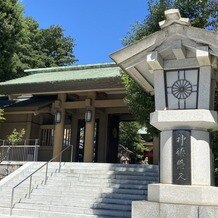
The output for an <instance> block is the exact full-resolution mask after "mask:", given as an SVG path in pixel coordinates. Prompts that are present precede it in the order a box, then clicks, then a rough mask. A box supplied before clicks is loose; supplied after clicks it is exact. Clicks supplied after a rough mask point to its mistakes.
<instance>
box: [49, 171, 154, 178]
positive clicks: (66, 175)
mask: <svg viewBox="0 0 218 218" xmlns="http://www.w3.org/2000/svg"><path fill="white" fill-rule="evenodd" d="M53 176H54V177H59V178H66V179H71V178H100V179H104V178H106V179H107V178H110V179H115V178H116V179H128V180H145V178H146V179H149V180H157V179H158V176H157V175H156V174H148V175H145V174H141V175H140V174H138V175H135V174H134V173H131V174H126V173H125V174H123V173H113V172H107V173H95V174H94V173H92V172H89V173H62V172H61V173H60V174H59V173H56V174H53Z"/></svg>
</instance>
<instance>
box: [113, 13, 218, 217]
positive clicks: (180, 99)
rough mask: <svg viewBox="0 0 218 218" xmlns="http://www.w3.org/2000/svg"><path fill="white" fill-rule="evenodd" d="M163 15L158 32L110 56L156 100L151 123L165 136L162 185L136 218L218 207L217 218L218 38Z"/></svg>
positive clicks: (190, 213) (151, 191) (176, 15)
mask: <svg viewBox="0 0 218 218" xmlns="http://www.w3.org/2000/svg"><path fill="white" fill-rule="evenodd" d="M165 16H166V20H164V21H162V22H160V23H159V25H160V28H161V30H160V31H158V32H156V33H154V34H152V35H149V36H147V37H145V38H143V39H141V40H140V41H138V42H136V43H135V44H133V45H130V46H128V47H125V48H123V49H122V50H120V51H117V52H115V53H113V54H112V55H111V58H112V59H113V60H114V61H115V62H116V63H117V64H118V65H119V66H120V67H121V68H122V69H123V70H124V71H125V72H126V73H127V74H129V75H130V76H131V77H132V78H133V79H134V80H135V81H136V82H137V83H138V84H139V85H141V87H142V88H143V89H144V90H145V91H147V92H149V93H150V94H152V95H153V94H154V95H155V111H154V112H153V113H152V114H151V115H150V123H151V124H152V125H153V126H154V127H156V128H157V129H159V130H160V131H161V133H160V183H159V184H150V185H149V187H148V201H147V202H143V207H144V208H143V209H142V211H144V213H143V212H142V211H141V212H140V213H139V211H140V207H141V206H140V205H142V202H141V203H140V202H138V203H137V202H135V203H134V204H133V217H156V216H153V215H154V214H155V212H156V214H157V217H172V216H170V213H172V214H173V215H175V216H174V217H180V216H181V214H184V213H185V214H184V217H186V215H187V216H191V217H199V216H197V213H199V208H200V210H202V211H203V212H202V213H204V214H207V212H208V211H210V212H211V210H212V209H211V210H209V209H208V208H209V207H203V206H204V205H207V206H208V205H210V206H217V208H216V209H213V214H215V215H216V216H217V217H218V188H217V187H213V186H212V185H213V180H214V178H213V170H214V169H213V160H212V151H211V147H210V132H211V131H216V130H218V123H217V121H218V118H217V112H216V111H214V96H215V88H216V83H217V80H218V70H217V60H218V58H217V57H218V34H217V33H215V32H210V31H207V30H203V29H199V28H195V27H191V26H190V23H189V19H187V18H182V17H181V16H180V13H179V11H178V10H177V9H170V10H167V11H165ZM183 206H184V207H185V208H188V209H187V210H184V207H183ZM161 208H162V209H161ZM164 208H165V209H164ZM166 208H168V209H170V210H168V209H166ZM193 208H194V209H193ZM152 210H153V213H152V214H151V213H150V212H149V211H152ZM205 211H206V212H205ZM208 213H209V212H208ZM138 214H140V216H138ZM149 214H150V215H149ZM172 214H171V215H172ZM143 215H144V216H143ZM177 215H178V216H177ZM202 217H203V216H202ZM205 217H207V216H205ZM214 217H215V216H214Z"/></svg>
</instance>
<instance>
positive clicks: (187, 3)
mask: <svg viewBox="0 0 218 218" xmlns="http://www.w3.org/2000/svg"><path fill="white" fill-rule="evenodd" d="M148 6H149V7H148V8H149V14H148V16H147V17H146V18H145V20H144V21H142V22H138V23H136V24H134V25H133V26H132V27H131V30H130V31H129V32H128V33H127V35H126V37H124V39H123V45H125V46H126V45H130V44H132V43H134V42H136V41H138V40H140V39H141V38H143V37H144V36H147V35H149V34H152V33H154V32H156V31H158V30H160V27H159V25H158V22H160V21H162V20H164V19H165V16H164V11H165V10H167V9H169V8H178V9H179V10H180V13H181V16H182V17H189V19H190V22H191V24H192V26H195V27H199V28H206V29H210V30H216V29H217V27H218V14H217V11H218V5H217V1H216V0H201V1H199V0H157V1H152V0H149V1H148ZM122 79H123V82H124V85H125V87H126V90H127V97H126V102H127V105H128V106H129V108H130V110H131V111H132V113H133V114H134V115H135V117H136V119H137V120H139V122H140V123H141V124H144V125H146V126H147V128H148V132H150V133H151V134H152V135H155V134H157V133H158V131H156V130H155V129H154V128H152V127H151V125H150V124H149V115H150V112H152V111H154V110H155V108H154V99H153V98H152V97H151V96H150V95H149V94H147V93H146V92H145V91H143V90H142V89H141V88H140V87H139V86H138V85H137V84H136V82H135V81H133V80H132V79H131V78H130V77H129V76H128V75H126V74H123V75H122ZM213 138H214V140H213V143H214V145H216V146H214V148H215V152H214V154H215V160H216V162H215V163H216V164H217V165H216V168H217V170H216V172H217V175H218V146H217V145H218V136H217V135H216V134H215V135H214V137H213Z"/></svg>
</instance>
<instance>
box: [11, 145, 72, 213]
mask: <svg viewBox="0 0 218 218" xmlns="http://www.w3.org/2000/svg"><path fill="white" fill-rule="evenodd" d="M70 147H71V155H70V162H72V158H73V152H72V148H73V145H69V146H67V147H66V148H65V149H63V150H62V151H61V152H60V153H59V154H58V155H57V156H55V157H54V158H52V159H51V160H49V161H48V162H46V163H44V164H43V165H42V166H40V167H39V168H38V169H36V170H35V171H34V172H32V173H31V174H30V175H29V176H27V177H26V178H24V179H23V180H22V181H20V182H19V183H18V184H17V185H15V186H14V187H13V188H12V192H11V205H10V216H11V215H12V210H13V203H14V190H15V188H17V187H18V186H19V185H21V184H22V183H23V182H24V181H26V180H27V179H30V183H29V190H28V198H30V194H31V190H32V177H33V175H34V174H35V173H37V172H38V171H39V170H41V169H42V168H43V167H44V166H46V170H45V180H44V185H46V182H47V179H48V164H49V163H50V162H52V161H53V160H55V159H56V158H58V157H59V156H60V160H59V167H58V172H59V173H60V171H61V160H62V153H63V152H64V151H66V150H67V149H69V148H70Z"/></svg>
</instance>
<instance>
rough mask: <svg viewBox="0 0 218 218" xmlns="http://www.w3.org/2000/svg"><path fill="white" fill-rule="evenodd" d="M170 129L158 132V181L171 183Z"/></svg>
mask: <svg viewBox="0 0 218 218" xmlns="http://www.w3.org/2000/svg"><path fill="white" fill-rule="evenodd" d="M172 164H173V163H172V131H163V132H161V133H160V182H161V183H164V184H172Z"/></svg>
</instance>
